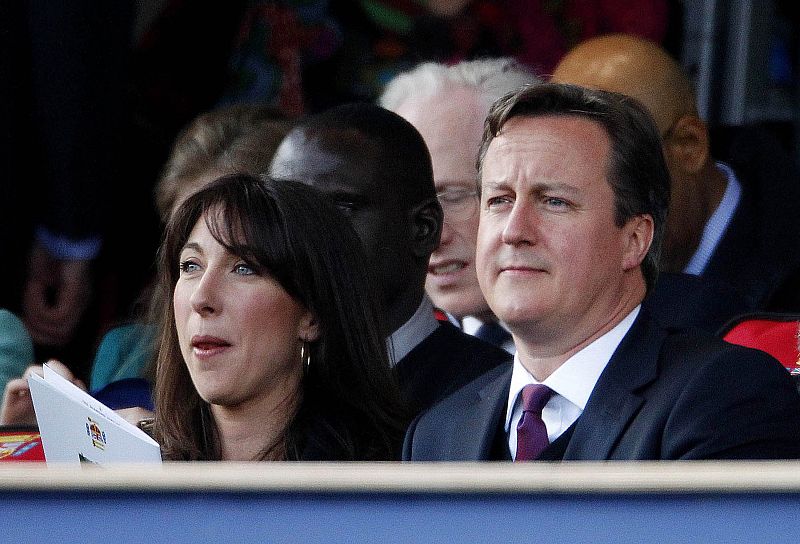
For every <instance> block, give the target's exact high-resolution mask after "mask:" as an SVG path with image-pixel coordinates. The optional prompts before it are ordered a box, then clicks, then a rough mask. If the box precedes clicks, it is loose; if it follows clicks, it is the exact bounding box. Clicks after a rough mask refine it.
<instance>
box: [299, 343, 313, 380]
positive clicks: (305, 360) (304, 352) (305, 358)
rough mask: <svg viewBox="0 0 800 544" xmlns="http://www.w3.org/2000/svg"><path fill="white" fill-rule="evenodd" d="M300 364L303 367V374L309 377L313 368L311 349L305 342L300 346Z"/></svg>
mask: <svg viewBox="0 0 800 544" xmlns="http://www.w3.org/2000/svg"><path fill="white" fill-rule="evenodd" d="M300 363H301V364H302V365H303V374H305V375H306V376H307V375H308V369H309V368H310V367H311V348H310V346H309V345H308V342H306V341H305V340H303V343H302V344H301V345H300Z"/></svg>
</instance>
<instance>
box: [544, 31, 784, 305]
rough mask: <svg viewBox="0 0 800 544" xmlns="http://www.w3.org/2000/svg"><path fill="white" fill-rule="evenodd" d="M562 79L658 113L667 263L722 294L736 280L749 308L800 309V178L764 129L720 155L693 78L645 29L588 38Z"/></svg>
mask: <svg viewBox="0 0 800 544" xmlns="http://www.w3.org/2000/svg"><path fill="white" fill-rule="evenodd" d="M552 80H553V81H556V82H563V83H574V84H577V85H583V86H586V87H592V88H597V89H602V90H608V91H615V92H620V93H623V94H626V95H629V96H633V97H634V98H637V99H638V100H639V101H641V102H642V103H643V104H644V105H645V107H646V108H647V109H648V110H649V111H650V113H651V114H652V115H653V117H654V119H655V121H656V125H657V127H658V130H659V132H660V133H661V136H662V139H663V147H664V154H665V158H666V161H667V166H668V168H669V172H670V176H671V183H672V185H671V191H672V200H671V204H670V209H669V217H668V221H667V231H666V238H665V242H664V250H663V253H662V257H661V262H660V263H661V268H662V270H664V271H667V272H674V273H679V272H683V273H686V274H690V275H694V276H699V277H701V278H702V279H703V280H706V282H707V284H708V285H712V286H716V287H714V288H713V289H712V291H714V290H716V292H717V295H716V296H717V297H718V296H721V295H722V294H723V293H721V292H720V290H721V291H724V290H725V289H726V288H727V287H726V286H730V287H732V288H733V289H734V290H735V292H736V293H738V295H740V296H741V297H743V298H742V299H741V300H742V304H743V305H742V307H741V311H755V310H764V309H777V310H784V311H790V310H791V311H797V310H800V305H799V304H798V298H800V251H798V245H800V242H798V241H800V222H799V221H798V216H800V214H798V211H800V210H799V209H798V208H799V206H800V179H798V178H797V176H796V175H795V169H794V168H793V166H794V165H792V164H791V162H790V161H789V160H788V158H787V157H783V156H780V154H779V153H778V152H777V151H778V150H777V149H776V148H775V146H774V145H773V146H770V144H769V143H768V142H767V141H766V140H764V135H763V134H759V133H757V132H753V131H745V132H743V134H741V135H740V136H739V138H738V141H737V140H734V141H733V143H732V145H731V148H730V151H729V153H728V155H729V156H728V157H726V159H727V162H726V163H723V162H719V161H717V160H715V158H714V157H712V155H711V143H710V138H709V131H708V128H707V126H706V124H705V123H704V122H703V121H702V120H701V119H700V117H699V115H698V112H697V107H696V103H695V97H694V93H693V90H692V86H691V84H690V82H689V80H688V78H687V77H686V75H685V74H684V73H683V71H682V70H681V68H680V66H679V65H678V64H677V63H676V62H675V60H674V59H673V58H672V57H670V56H669V54H667V53H666V52H665V51H664V50H662V49H661V48H660V47H659V46H658V45H656V44H655V43H653V42H650V41H647V40H643V39H640V38H635V37H632V36H628V35H623V34H612V35H607V36H601V37H598V38H593V39H590V40H587V41H585V42H583V43H581V44H579V45H578V46H576V47H575V48H574V49H573V50H571V51H570V52H569V53H568V54H567V55H566V56H565V57H564V58H563V59H562V60H561V62H560V63H559V65H558V66H557V67H556V69H555V70H554V72H553V76H552ZM763 150H768V151H769V152H770V153H769V154H770V156H769V157H765V156H763V153H760V151H763ZM667 278H668V277H667ZM673 279H674V278H673ZM736 293H734V294H733V296H734V297H735V296H736ZM708 298H711V296H709V297H708Z"/></svg>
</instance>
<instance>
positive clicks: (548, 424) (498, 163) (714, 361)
mask: <svg viewBox="0 0 800 544" xmlns="http://www.w3.org/2000/svg"><path fill="white" fill-rule="evenodd" d="M478 161H479V164H478V172H479V182H480V188H481V217H480V225H479V229H478V245H477V258H476V262H477V270H478V280H479V282H480V285H481V289H482V290H483V293H484V295H485V296H486V300H487V302H488V303H489V306H490V307H491V308H492V310H493V311H494V313H495V314H496V315H497V316H498V318H500V319H502V320H503V321H504V322H505V323H506V324H507V325H508V326H509V328H510V330H511V332H512V334H513V336H514V342H515V344H516V346H517V353H516V355H515V358H514V364H513V368H512V369H508V368H497V369H494V370H492V371H490V372H488V373H487V374H485V375H484V376H482V377H480V378H478V379H477V380H475V381H474V382H472V383H470V384H468V385H467V386H465V387H463V388H462V389H460V390H459V391H457V392H455V393H454V394H452V395H450V396H449V397H447V398H446V399H444V400H443V401H441V402H440V403H438V404H436V405H435V406H434V407H432V408H431V409H430V410H429V411H427V412H426V413H424V414H422V415H421V416H420V417H419V418H418V419H417V420H415V421H414V423H412V425H411V426H410V428H409V430H408V433H407V435H406V442H405V446H404V458H405V459H410V460H486V459H511V458H513V459H515V460H531V459H548V460H555V459H581V460H590V459H596V460H601V459H706V458H774V457H777V458H784V457H789V458H793V457H799V456H800V415H799V414H800V396H798V394H797V392H796V390H795V389H794V387H793V385H792V383H791V380H790V379H789V375H788V373H787V372H786V371H785V370H784V369H783V368H782V367H781V366H780V364H779V363H778V362H777V361H775V360H774V359H772V358H770V357H769V356H767V355H766V354H763V353H761V352H757V351H753V350H748V349H745V348H740V347H738V346H731V345H728V344H725V343H723V342H721V341H720V340H718V339H716V338H714V337H712V336H710V335H709V336H704V335H702V334H700V333H685V332H675V331H672V330H667V329H665V328H664V327H663V326H662V325H661V324H660V323H659V322H658V321H657V320H656V319H655V318H653V317H651V315H650V314H649V313H648V311H647V310H646V309H643V308H642V307H641V303H642V300H643V299H644V297H645V294H646V293H647V291H648V290H650V289H652V287H653V285H654V283H655V281H656V277H657V262H658V254H659V251H660V248H661V244H662V239H663V236H664V223H665V219H666V213H667V208H668V206H669V174H668V172H667V169H666V164H665V162H664V157H663V155H662V152H661V141H660V137H659V133H658V130H657V128H656V126H655V124H654V123H653V120H652V118H651V117H650V116H649V114H648V113H647V112H646V110H645V109H644V108H643V107H642V106H641V105H640V104H639V103H638V102H636V101H634V100H631V99H630V98H627V97H625V96H623V95H619V94H615V93H608V92H603V91H591V90H588V89H584V88H581V87H576V86H571V85H558V84H544V85H539V86H535V87H529V88H524V89H521V90H519V91H517V92H515V93H512V94H510V95H507V96H506V97H504V98H503V99H501V100H500V101H498V102H497V103H495V105H494V106H493V107H492V110H491V111H490V112H489V116H488V119H487V125H486V131H485V133H484V138H483V142H482V144H481V149H480V154H479V159H478Z"/></svg>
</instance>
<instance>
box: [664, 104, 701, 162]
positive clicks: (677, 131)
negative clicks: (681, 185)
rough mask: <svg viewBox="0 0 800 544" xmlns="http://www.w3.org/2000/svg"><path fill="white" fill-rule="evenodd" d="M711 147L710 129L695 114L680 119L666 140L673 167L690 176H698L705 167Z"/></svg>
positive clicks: (668, 155)
mask: <svg viewBox="0 0 800 544" xmlns="http://www.w3.org/2000/svg"><path fill="white" fill-rule="evenodd" d="M709 145H710V144H709V138H708V128H707V127H706V124H705V123H704V122H703V120H702V119H700V118H699V117H697V116H696V115H694V114H685V115H682V116H681V117H679V118H678V120H677V121H676V122H675V124H674V125H673V126H672V129H670V131H669V134H667V135H665V138H664V151H665V152H666V155H667V158H668V159H669V160H670V164H671V166H672V167H677V168H680V169H682V170H684V171H685V172H687V173H689V174H696V173H698V172H700V170H702V169H703V168H704V167H705V165H706V163H707V162H708V157H709V153H710V150H709Z"/></svg>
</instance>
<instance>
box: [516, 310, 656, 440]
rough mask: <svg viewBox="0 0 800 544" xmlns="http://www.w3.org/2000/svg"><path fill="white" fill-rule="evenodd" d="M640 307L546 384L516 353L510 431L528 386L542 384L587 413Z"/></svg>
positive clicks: (549, 378) (566, 362)
mask: <svg viewBox="0 0 800 544" xmlns="http://www.w3.org/2000/svg"><path fill="white" fill-rule="evenodd" d="M640 308H641V305H639V306H637V307H636V308H634V309H633V310H632V311H631V313H629V314H628V315H627V316H625V318H624V319H622V321H620V322H619V323H617V324H616V325H615V326H614V328H612V329H611V330H610V331H608V332H607V333H605V334H604V335H603V336H601V337H600V338H597V339H596V340H595V341H593V342H592V343H591V344H589V345H588V346H586V347H584V348H583V349H582V350H580V351H579V352H577V353H576V354H574V355H573V356H572V357H570V358H569V359H567V360H566V361H565V362H564V364H562V365H561V366H560V367H558V368H557V369H556V371H555V372H553V373H552V374H551V375H550V376H548V377H547V379H546V380H544V381H543V382H540V381H538V380H537V379H536V378H534V377H533V376H532V375H531V374H530V372H528V371H527V369H526V368H525V367H524V366H522V363H521V362H520V360H519V353H516V354H515V355H514V368H513V370H512V373H511V386H510V389H509V394H508V405H507V407H506V422H505V428H506V432H507V431H508V430H509V426H510V424H511V418H512V416H513V414H514V406H515V405H516V402H517V397H518V396H519V394H520V392H521V391H522V388H523V387H525V386H526V385H528V384H532V383H533V384H538V383H542V384H544V385H546V386H547V387H549V388H550V389H552V390H553V392H554V393H556V394H558V395H560V396H562V397H564V398H565V399H566V400H568V401H569V402H571V403H572V404H574V405H575V406H577V407H578V408H579V409H580V410H581V411H583V409H584V408H585V407H586V403H587V402H588V401H589V397H590V396H591V394H592V391H593V390H594V386H595V385H596V384H597V380H599V379H600V375H601V374H602V373H603V370H604V369H605V368H606V365H608V361H609V360H611V356H612V355H614V352H615V351H616V350H617V347H618V346H619V344H620V342H622V339H623V338H624V337H625V335H626V334H627V333H628V330H630V328H631V326H632V325H633V322H634V321H635V320H636V316H637V315H639V309H640Z"/></svg>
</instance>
